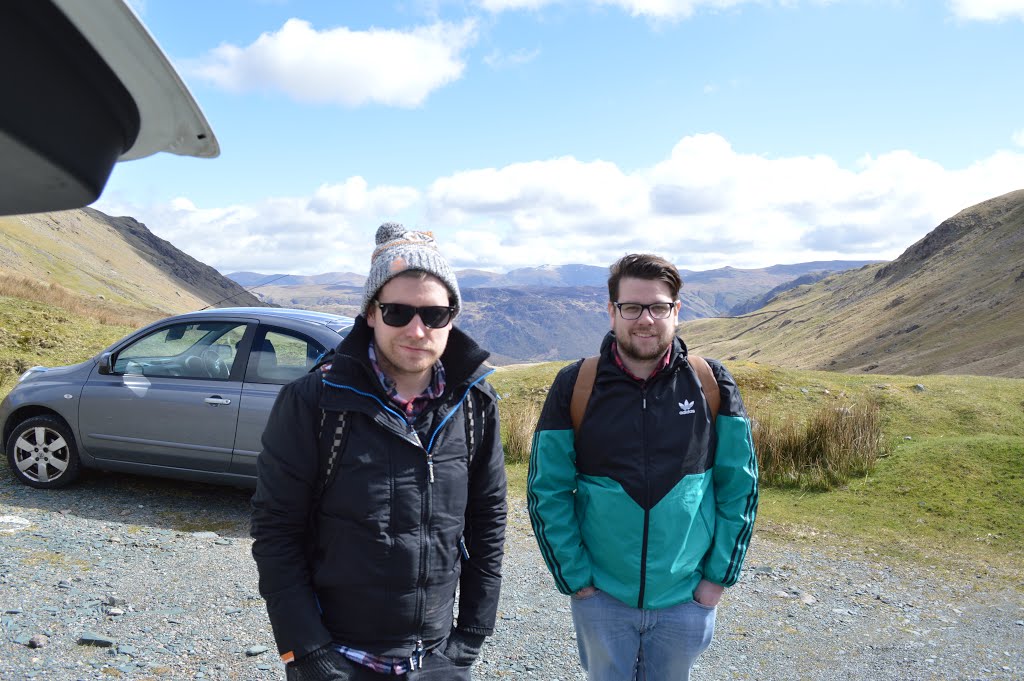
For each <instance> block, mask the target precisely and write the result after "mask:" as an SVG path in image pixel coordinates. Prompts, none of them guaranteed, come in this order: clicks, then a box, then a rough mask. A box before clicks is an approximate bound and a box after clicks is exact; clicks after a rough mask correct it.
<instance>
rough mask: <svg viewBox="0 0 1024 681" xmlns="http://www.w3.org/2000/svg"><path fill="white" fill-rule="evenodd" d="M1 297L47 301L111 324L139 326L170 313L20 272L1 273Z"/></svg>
mask: <svg viewBox="0 0 1024 681" xmlns="http://www.w3.org/2000/svg"><path fill="white" fill-rule="evenodd" d="M0 296H10V297H12V298H22V299H24V300H34V301H36V302H40V303H45V304H47V305H52V306H54V307H58V308H61V309H62V310H67V311H68V312H70V313H72V314H75V315H80V316H83V317H88V318H90V319H93V320H95V321H96V322H98V323H100V324H104V325H107V326H132V327H138V326H143V325H145V324H148V323H150V322H152V321H156V320H157V319H160V318H161V317H164V316H166V315H165V313H163V312H161V311H159V310H143V309H139V308H130V307H125V306H124V305H120V304H114V303H110V302H107V301H105V300H104V299H102V298H91V297H89V296H85V295H82V294H80V293H75V292H74V291H72V290H70V289H67V288H64V287H63V286H61V285H60V284H55V283H51V282H45V281H39V280H36V279H30V278H29V277H23V276H17V275H8V274H0Z"/></svg>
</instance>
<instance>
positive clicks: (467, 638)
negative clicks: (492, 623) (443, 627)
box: [444, 628, 486, 667]
mask: <svg viewBox="0 0 1024 681" xmlns="http://www.w3.org/2000/svg"><path fill="white" fill-rule="evenodd" d="M484 638H486V637H485V636H484V635H483V634H471V633H469V632H468V631H463V630H462V629H455V628H452V631H451V633H450V634H448V640H447V641H446V642H445V646H444V656H445V657H447V658H448V659H449V660H451V661H452V663H453V664H455V665H457V666H459V667H468V666H470V665H471V664H473V662H475V661H476V658H477V657H479V656H480V648H481V646H483V644H484Z"/></svg>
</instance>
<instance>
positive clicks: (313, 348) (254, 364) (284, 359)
mask: <svg viewBox="0 0 1024 681" xmlns="http://www.w3.org/2000/svg"><path fill="white" fill-rule="evenodd" d="M323 351H324V347H323V346H322V345H321V344H320V343H318V342H317V341H315V340H313V339H312V338H309V337H307V336H304V335H302V334H301V333H298V332H296V331H289V330H287V329H277V328H273V329H266V330H261V331H260V332H258V333H257V334H256V338H255V339H254V341H253V345H252V350H251V352H250V354H249V369H248V371H247V372H246V378H245V380H246V381H247V382H249V383H272V384H276V385H284V384H285V383H291V382H292V381H294V380H295V379H296V378H299V377H300V376H302V375H303V374H304V373H306V372H307V371H309V369H310V368H311V367H312V366H313V363H312V361H311V358H313V359H315V358H317V357H319V356H320V355H321V354H322V353H323Z"/></svg>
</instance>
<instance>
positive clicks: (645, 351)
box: [615, 329, 673, 362]
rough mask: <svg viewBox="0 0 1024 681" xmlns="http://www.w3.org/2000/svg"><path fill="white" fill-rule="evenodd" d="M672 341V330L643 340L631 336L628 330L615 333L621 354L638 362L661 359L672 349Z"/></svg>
mask: <svg viewBox="0 0 1024 681" xmlns="http://www.w3.org/2000/svg"><path fill="white" fill-rule="evenodd" d="M672 339H673V332H672V330H671V329H669V330H667V331H666V332H665V333H662V334H657V335H653V336H650V337H649V338H643V339H641V338H637V337H635V336H633V335H631V334H630V333H629V331H628V330H625V331H622V330H616V332H615V342H616V343H617V344H618V348H619V354H621V355H623V356H625V357H627V358H629V359H632V360H634V361H637V362H649V361H652V360H656V359H661V358H662V357H663V356H664V355H665V353H666V352H668V349H669V348H670V347H672Z"/></svg>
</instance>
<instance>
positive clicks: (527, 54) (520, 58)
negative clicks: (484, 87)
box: [484, 49, 540, 69]
mask: <svg viewBox="0 0 1024 681" xmlns="http://www.w3.org/2000/svg"><path fill="white" fill-rule="evenodd" d="M538 56H540V49H533V50H516V51H515V52H502V51H501V50H494V51H492V52H491V53H489V54H488V55H487V56H486V57H484V63H485V64H487V65H488V66H490V67H491V68H492V69H506V68H513V67H516V66H522V65H523V64H528V63H530V62H531V61H533V60H534V59H536V58H537V57H538Z"/></svg>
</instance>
